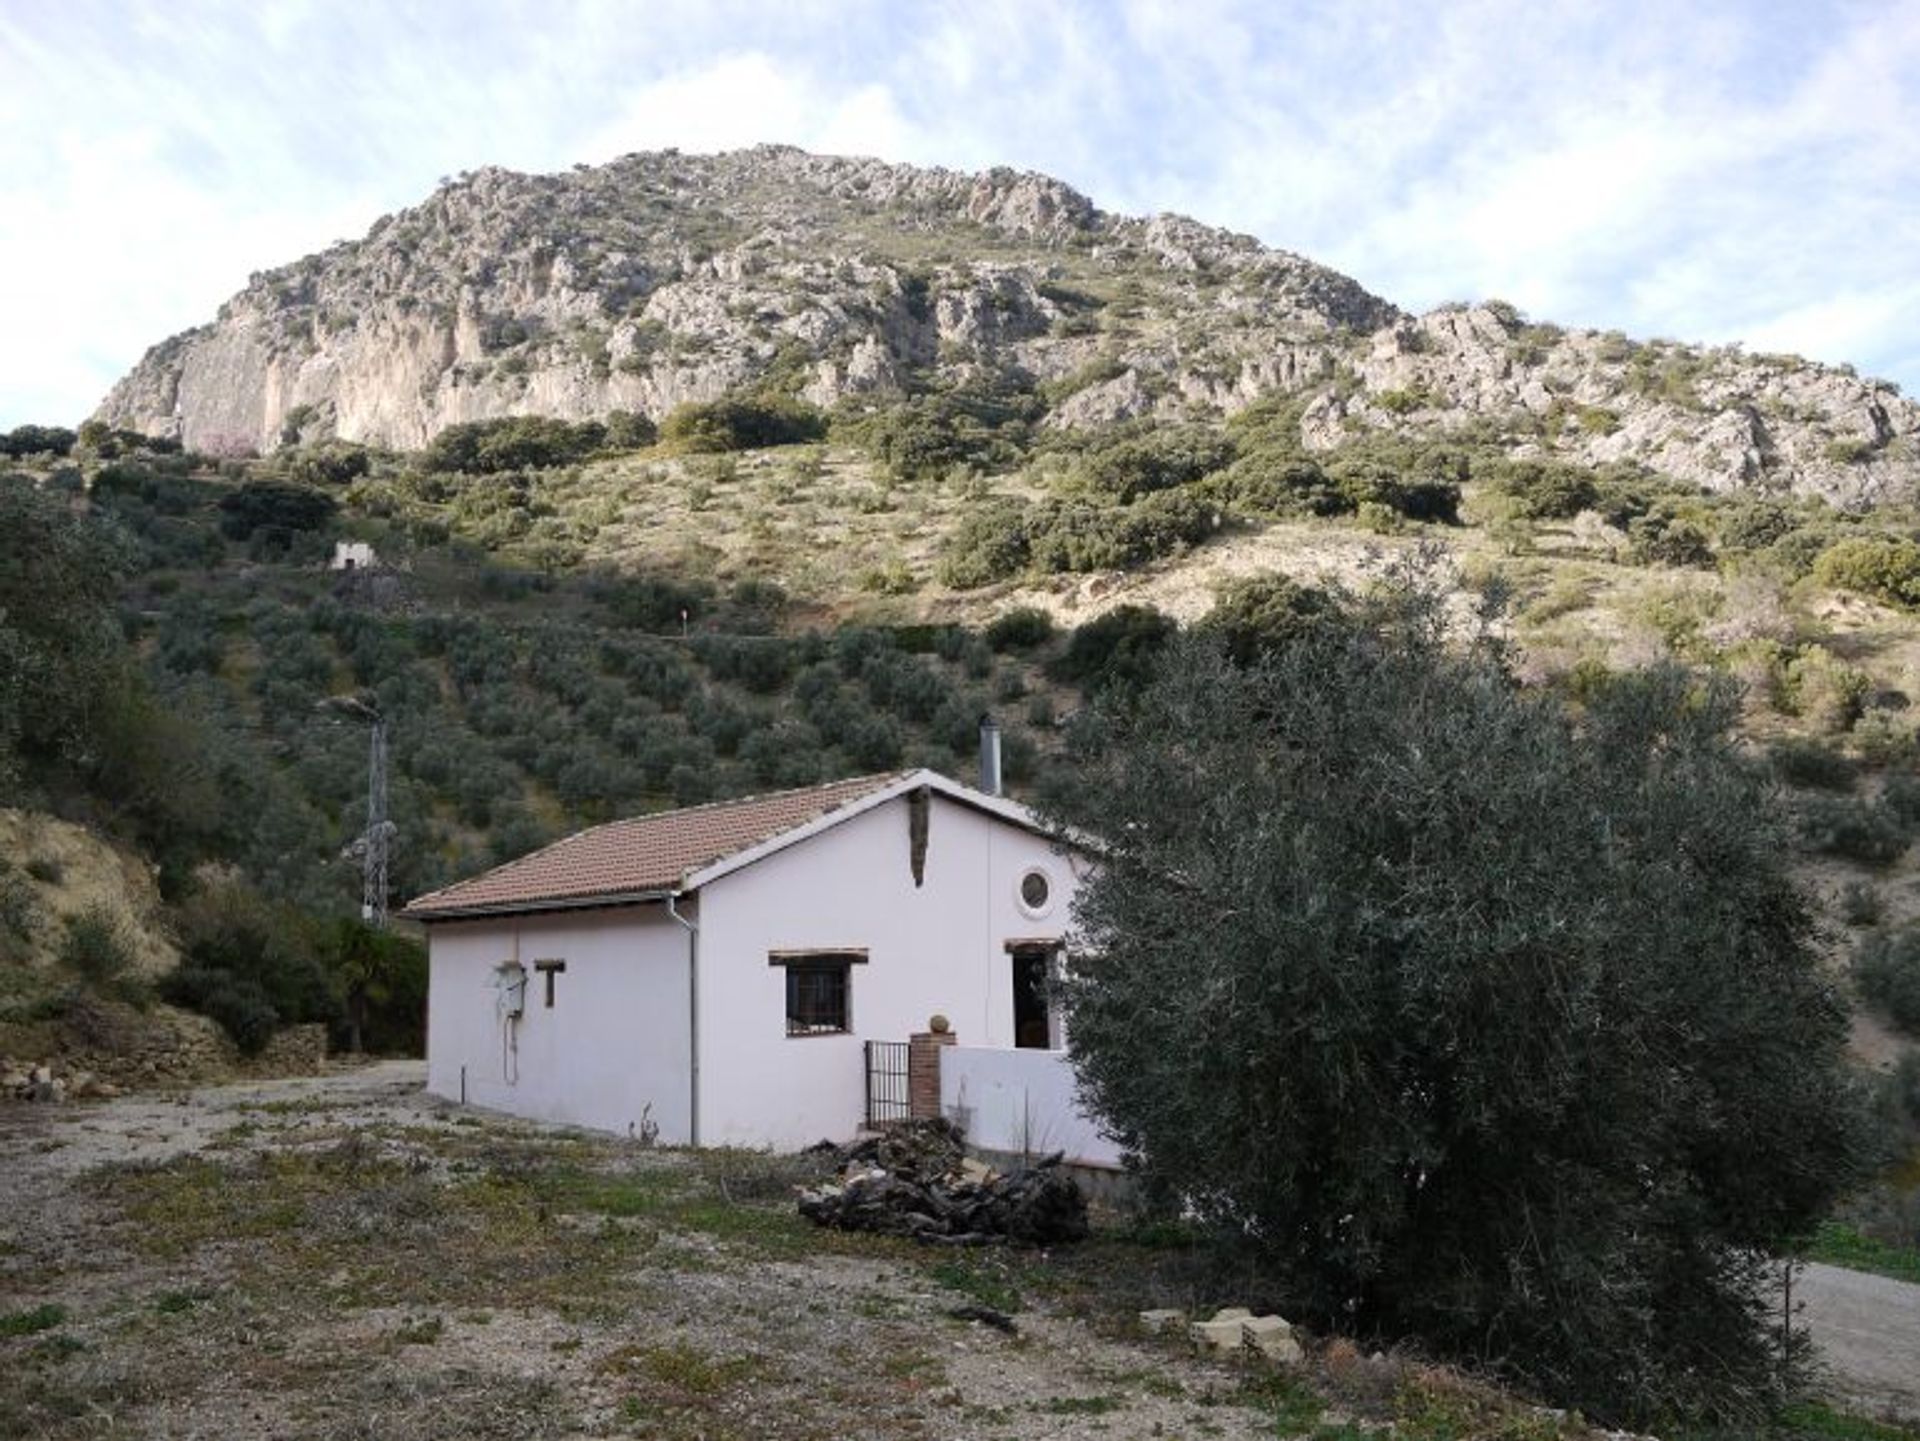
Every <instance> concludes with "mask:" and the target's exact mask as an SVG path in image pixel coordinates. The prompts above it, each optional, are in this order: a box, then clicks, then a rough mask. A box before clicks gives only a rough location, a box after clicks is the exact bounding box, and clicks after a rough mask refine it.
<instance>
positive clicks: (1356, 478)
mask: <svg viewBox="0 0 1920 1441" xmlns="http://www.w3.org/2000/svg"><path fill="white" fill-rule="evenodd" d="M1328 473H1329V475H1331V476H1332V478H1333V481H1334V484H1335V485H1336V486H1337V487H1338V489H1339V491H1340V494H1341V495H1342V496H1344V497H1345V498H1346V500H1347V501H1348V502H1349V503H1350V505H1351V507H1352V508H1353V509H1354V510H1358V509H1359V508H1360V507H1361V506H1365V505H1377V506H1380V507H1382V508H1384V509H1386V510H1390V511H1392V512H1393V513H1394V514H1396V515H1403V516H1405V517H1406V518H1407V519H1409V520H1426V521H1438V522H1440V523H1441V524H1444V525H1458V524H1459V523H1460V486H1459V483H1458V481H1455V480H1452V479H1443V478H1440V477H1438V476H1431V475H1420V474H1409V473H1407V472H1404V471H1401V470H1399V469H1397V468H1395V467H1393V466H1392V465H1391V464H1389V463H1387V462H1383V461H1380V460H1375V459H1372V458H1369V457H1365V456H1362V457H1359V458H1355V459H1350V460H1349V459H1339V458H1336V459H1335V461H1334V462H1333V463H1332V464H1331V465H1330V466H1329V467H1328ZM1462 474H1464V468H1463V469H1462Z"/></svg>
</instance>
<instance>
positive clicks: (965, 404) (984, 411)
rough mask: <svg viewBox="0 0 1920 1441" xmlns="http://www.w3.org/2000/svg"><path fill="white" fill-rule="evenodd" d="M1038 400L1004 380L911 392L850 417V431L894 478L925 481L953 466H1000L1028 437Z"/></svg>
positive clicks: (1013, 460) (1013, 458)
mask: <svg viewBox="0 0 1920 1441" xmlns="http://www.w3.org/2000/svg"><path fill="white" fill-rule="evenodd" d="M1038 413H1039V405H1038V401H1037V400H1036V398H1035V397H1034V395H1033V394H1032V392H1030V391H1026V390H1021V389H1018V388H1017V387H1014V386H1011V385H1009V384H1006V383H1004V382H993V381H978V382H976V383H974V384H971V385H965V386H956V387H953V388H951V389H946V390H939V391H934V392H932V393H930V394H926V395H916V396H913V397H912V398H910V399H908V400H905V401H903V402H901V403H900V404H899V405H895V406H891V407H889V408H887V409H884V410H880V411H876V412H874V413H873V414H871V415H867V416H863V417H861V418H859V419H858V420H855V421H852V422H850V424H849V426H848V429H849V432H850V434H851V435H852V436H853V437H854V438H855V439H856V440H858V441H859V442H860V443H861V444H862V445H863V446H865V448H866V449H867V450H868V451H869V452H870V453H871V454H872V455H873V456H874V458H875V459H877V460H879V461H880V462H881V463H882V464H884V465H885V466H886V468H887V471H888V473H889V474H891V475H892V476H894V477H895V478H896V479H899V480H931V479H937V478H939V477H941V476H944V475H946V474H948V473H949V472H950V471H952V470H954V469H955V468H956V467H960V466H972V467H974V468H975V469H978V470H1003V469H1005V468H1007V467H1008V466H1012V465H1016V464H1018V463H1019V461H1020V458H1021V456H1022V455H1023V454H1024V453H1025V451H1026V448H1027V446H1028V444H1029V442H1030V440H1031V438H1032V422H1033V421H1034V420H1035V419H1037V418H1038Z"/></svg>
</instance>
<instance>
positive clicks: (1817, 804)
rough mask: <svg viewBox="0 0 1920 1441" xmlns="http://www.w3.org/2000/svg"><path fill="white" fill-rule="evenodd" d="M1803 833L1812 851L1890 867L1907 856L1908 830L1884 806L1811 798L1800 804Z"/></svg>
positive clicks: (1865, 864) (1856, 801)
mask: <svg viewBox="0 0 1920 1441" xmlns="http://www.w3.org/2000/svg"><path fill="white" fill-rule="evenodd" d="M1798 809H1799V814H1800V834H1801V836H1802V837H1803V839H1804V840H1805V842H1806V844H1807V847H1808V848H1809V849H1810V850H1813V851H1817V852H1819V853H1820V854H1822V855H1829V856H1839V857H1841V858H1842V859H1843V860H1849V861H1858V862H1859V863H1860V864H1861V865H1863V866H1890V865H1892V864H1893V863H1894V862H1895V861H1897V860H1899V859H1900V857H1901V856H1903V855H1905V854H1906V851H1907V845H1908V835H1907V828H1906V827H1905V826H1903V825H1902V824H1901V823H1900V820H1899V817H1897V816H1895V815H1894V814H1893V813H1892V812H1891V811H1889V810H1887V808H1886V807H1885V806H1881V805H1875V804H1872V803H1870V802H1867V801H1860V800H1855V799H1853V798H1852V797H1841V796H1809V797H1807V798H1806V799H1805V800H1803V801H1801V802H1800V804H1799V807H1798Z"/></svg>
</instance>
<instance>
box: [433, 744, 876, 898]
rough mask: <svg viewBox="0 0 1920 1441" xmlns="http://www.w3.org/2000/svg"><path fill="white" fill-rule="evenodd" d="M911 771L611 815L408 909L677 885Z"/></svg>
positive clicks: (618, 893) (633, 892)
mask: <svg viewBox="0 0 1920 1441" xmlns="http://www.w3.org/2000/svg"><path fill="white" fill-rule="evenodd" d="M906 774H909V773H908V772H900V771H895V772H889V773H888V774H886V775H877V776H860V777H857V778H855V779H853V780H844V781H831V782H829V783H827V784H826V785H819V786H808V787H806V788H805V789H803V790H794V791H778V792H775V793H773V794H771V795H764V796H748V797H746V798H744V799H742V800H735V801H716V802H714V803H713V804H711V805H703V806H687V807H684V808H683V809H681V810H675V811H660V812H658V813H657V814H654V815H647V816H636V817H634V818H633V819H631V820H624V821H612V822H610V823H608V824H607V825H603V826H595V827H593V828H592V829H591V830H585V831H581V832H579V833H578V834H575V835H571V836H568V837H566V838H565V839H564V840H558V841H555V842H554V843H553V844H552V845H550V846H547V847H546V848H545V849H544V850H538V851H535V852H533V853H532V854H531V855H527V856H522V857H521V858H520V859H519V860H517V861H508V862H507V863H506V864H505V865H503V866H496V867H494V868H493V869H492V870H490V871H486V872H484V873H483V874H481V875H477V876H474V877H473V878H472V879H470V880H464V881H458V882H455V883H454V884H453V885H450V886H446V887H444V888H443V889H441V890H437V891H433V892H430V893H429V894H427V895H424V896H421V897H419V898H418V899H417V900H415V901H413V902H412V903H411V904H410V905H408V907H407V908H406V910H405V912H404V914H406V915H409V916H414V917H419V918H423V919H429V920H430V919H433V918H435V917H436V916H446V915H459V914H464V913H468V912H476V911H477V912H489V911H511V910H515V909H518V908H520V907H523V906H526V907H536V908H542V907H547V906H552V905H556V904H559V905H565V904H568V903H575V904H579V903H586V902H590V901H591V900H593V899H595V898H599V897H612V896H632V895H638V894H644V893H647V892H659V891H666V890H671V889H673V888H675V887H677V886H678V885H679V884H680V883H681V881H682V880H683V879H684V878H685V877H687V876H688V875H690V874H692V873H693V872H694V871H698V870H700V869H702V868H704V867H706V866H709V865H712V864H713V863H714V862H715V861H718V860H723V859H725V858H726V857H728V856H731V855H737V854H738V853H739V852H741V851H743V850H746V849H747V848H748V847H749V846H753V845H757V844H759V843H760V842H761V841H765V840H771V839H772V838H773V837H775V836H778V835H782V834H784V833H785V832H787V831H790V830H793V829H795V828H796V827H798V826H803V825H805V824H806V823H807V822H809V821H813V820H817V819H819V818H820V817H822V816H824V815H826V814H828V813H829V812H831V811H836V810H838V809H839V808H840V807H842V806H844V805H848V804H850V803H851V802H853V801H857V800H859V799H861V798H862V797H863V796H868V795H871V794H873V793H874V792H875V791H878V790H882V789H884V788H885V787H887V786H890V785H892V784H893V783H894V782H895V781H898V780H900V779H901V778H902V776H903V775H906Z"/></svg>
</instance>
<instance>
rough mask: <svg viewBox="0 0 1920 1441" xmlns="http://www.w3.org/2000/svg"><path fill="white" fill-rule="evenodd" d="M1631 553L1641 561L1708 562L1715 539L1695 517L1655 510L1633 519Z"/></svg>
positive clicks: (1699, 563)
mask: <svg viewBox="0 0 1920 1441" xmlns="http://www.w3.org/2000/svg"><path fill="white" fill-rule="evenodd" d="M1627 535H1628V537H1629V541H1630V544H1629V547H1628V554H1629V555H1630V556H1631V557H1632V559H1633V560H1634V562H1635V563H1636V564H1639V565H1666V566H1674V567H1683V566H1709V565H1712V564H1713V542H1712V540H1711V539H1709V537H1708V535H1707V532H1706V530H1705V529H1704V528H1702V527H1701V526H1700V524H1699V523H1698V522H1696V521H1693V520H1689V519H1687V518H1686V517H1685V516H1676V515H1672V514H1670V513H1667V512H1664V511H1660V510H1655V511H1652V512H1650V513H1648V514H1646V515H1643V516H1641V517H1639V518H1638V519H1636V520H1634V521H1632V522H1630V523H1629V524H1628V526H1627Z"/></svg>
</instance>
